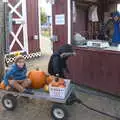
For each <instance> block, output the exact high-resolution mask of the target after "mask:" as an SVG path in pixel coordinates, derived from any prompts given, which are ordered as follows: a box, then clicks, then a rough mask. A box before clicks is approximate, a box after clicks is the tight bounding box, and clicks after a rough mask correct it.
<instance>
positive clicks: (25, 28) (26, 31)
mask: <svg viewBox="0 0 120 120" xmlns="http://www.w3.org/2000/svg"><path fill="white" fill-rule="evenodd" d="M22 3H23V4H22V13H23V18H24V22H25V23H24V25H23V38H24V49H25V51H26V52H27V54H28V53H29V48H28V26H27V3H26V0H22Z"/></svg>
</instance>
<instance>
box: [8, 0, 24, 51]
mask: <svg viewBox="0 0 120 120" xmlns="http://www.w3.org/2000/svg"><path fill="white" fill-rule="evenodd" d="M9 2H10V3H11V4H12V5H13V6H15V5H16V4H17V2H18V0H9ZM8 10H9V11H10V10H11V9H10V8H9V9H8ZM17 11H18V12H20V13H21V11H22V7H18V9H17ZM13 18H19V17H18V16H17V15H16V14H15V13H13ZM19 26H20V25H19V24H13V32H14V33H16V32H17V30H18V28H19ZM21 31H22V30H21ZM18 39H19V40H20V42H21V43H22V45H23V33H22V32H20V34H19V36H18ZM12 41H13V36H12V35H11V34H10V35H9V40H8V44H9V46H10V44H11V42H12ZM19 50H21V48H20V46H19V45H18V43H17V42H15V44H14V46H13V48H12V50H11V51H12V52H13V51H19Z"/></svg>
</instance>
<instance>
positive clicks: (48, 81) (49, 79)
mask: <svg viewBox="0 0 120 120" xmlns="http://www.w3.org/2000/svg"><path fill="white" fill-rule="evenodd" d="M54 79H55V77H54V76H48V77H47V79H46V83H47V84H48V85H49V84H50V83H52V81H53V80H54Z"/></svg>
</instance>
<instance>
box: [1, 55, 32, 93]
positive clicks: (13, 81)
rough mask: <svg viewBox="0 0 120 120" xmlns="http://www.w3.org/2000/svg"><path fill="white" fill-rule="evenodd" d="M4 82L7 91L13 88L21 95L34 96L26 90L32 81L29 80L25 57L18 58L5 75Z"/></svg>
mask: <svg viewBox="0 0 120 120" xmlns="http://www.w3.org/2000/svg"><path fill="white" fill-rule="evenodd" d="M3 81H4V84H5V86H7V87H6V88H7V89H9V88H10V87H11V88H14V89H16V90H17V91H18V92H21V93H27V94H33V93H32V92H31V91H30V90H28V89H26V88H28V87H30V86H31V81H30V80H29V79H28V78H27V68H26V64H25V59H24V57H23V56H18V57H16V59H15V63H14V64H13V65H12V66H11V67H10V69H9V70H8V71H7V72H6V74H5V75H4V78H3ZM9 86H10V87H9Z"/></svg>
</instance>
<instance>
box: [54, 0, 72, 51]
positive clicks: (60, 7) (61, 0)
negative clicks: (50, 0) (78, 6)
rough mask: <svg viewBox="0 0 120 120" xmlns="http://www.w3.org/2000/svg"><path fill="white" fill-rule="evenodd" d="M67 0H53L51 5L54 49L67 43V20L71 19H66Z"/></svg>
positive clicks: (67, 16)
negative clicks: (54, 39)
mask: <svg viewBox="0 0 120 120" xmlns="http://www.w3.org/2000/svg"><path fill="white" fill-rule="evenodd" d="M68 1H70V0H55V2H54V4H53V5H52V14H53V15H52V16H53V36H54V37H55V38H56V41H55V42H54V43H53V50H54V51H55V50H57V49H58V48H59V47H60V46H61V45H63V44H66V43H68V37H69V36H68V32H69V31H68V27H70V26H68V24H69V23H68V21H70V19H71V18H70V19H68V18H69V14H68V4H69V3H68ZM69 9H70V8H69ZM69 13H70V11H69ZM69 30H70V29H69Z"/></svg>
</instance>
